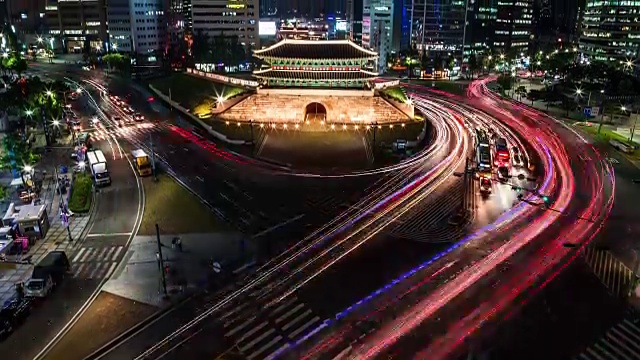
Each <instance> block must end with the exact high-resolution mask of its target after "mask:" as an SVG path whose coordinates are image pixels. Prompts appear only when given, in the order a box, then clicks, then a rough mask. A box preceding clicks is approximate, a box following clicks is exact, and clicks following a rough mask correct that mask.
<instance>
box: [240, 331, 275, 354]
mask: <svg viewBox="0 0 640 360" xmlns="http://www.w3.org/2000/svg"><path fill="white" fill-rule="evenodd" d="M274 332H276V329H271V330H269V331H267V332H266V333H263V334H262V335H260V336H258V337H257V338H255V339H253V340H252V341H251V342H250V343H248V344H247V345H245V346H243V347H241V348H240V351H242V352H245V351H247V350H249V349H251V348H252V347H253V346H254V345H255V344H257V343H259V342H260V341H262V340H264V339H265V338H266V337H267V336H269V335H271V334H273V333H274Z"/></svg>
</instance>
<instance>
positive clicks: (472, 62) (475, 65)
mask: <svg viewBox="0 0 640 360" xmlns="http://www.w3.org/2000/svg"><path fill="white" fill-rule="evenodd" d="M467 65H468V66H469V70H470V71H471V79H472V80H473V79H474V78H475V75H476V73H477V72H478V71H479V70H480V64H479V62H478V57H477V56H476V54H471V55H470V56H469V63H468V64H467Z"/></svg>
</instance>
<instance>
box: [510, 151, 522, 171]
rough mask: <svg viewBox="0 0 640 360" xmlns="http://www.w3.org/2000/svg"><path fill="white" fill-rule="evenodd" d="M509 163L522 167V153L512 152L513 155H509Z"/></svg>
mask: <svg viewBox="0 0 640 360" xmlns="http://www.w3.org/2000/svg"><path fill="white" fill-rule="evenodd" d="M511 164H513V166H514V167H523V166H524V161H522V155H520V154H519V153H515V152H514V153H513V155H511Z"/></svg>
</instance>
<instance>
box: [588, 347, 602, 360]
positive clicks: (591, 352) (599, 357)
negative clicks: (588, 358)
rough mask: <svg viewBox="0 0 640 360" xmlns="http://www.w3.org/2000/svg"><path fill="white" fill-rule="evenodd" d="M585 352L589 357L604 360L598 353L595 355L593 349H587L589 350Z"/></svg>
mask: <svg viewBox="0 0 640 360" xmlns="http://www.w3.org/2000/svg"><path fill="white" fill-rule="evenodd" d="M587 351H588V352H589V353H590V354H591V355H593V356H595V357H596V359H598V360H605V359H603V358H602V356H600V355H598V353H596V352H595V351H593V349H591V348H589V349H587Z"/></svg>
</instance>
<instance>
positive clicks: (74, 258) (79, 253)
mask: <svg viewBox="0 0 640 360" xmlns="http://www.w3.org/2000/svg"><path fill="white" fill-rule="evenodd" d="M86 250H87V248H82V249H80V251H78V253H77V254H76V256H74V257H73V260H72V262H76V261H78V259H79V258H80V256H81V255H82V254H84V252H85V251H86Z"/></svg>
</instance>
